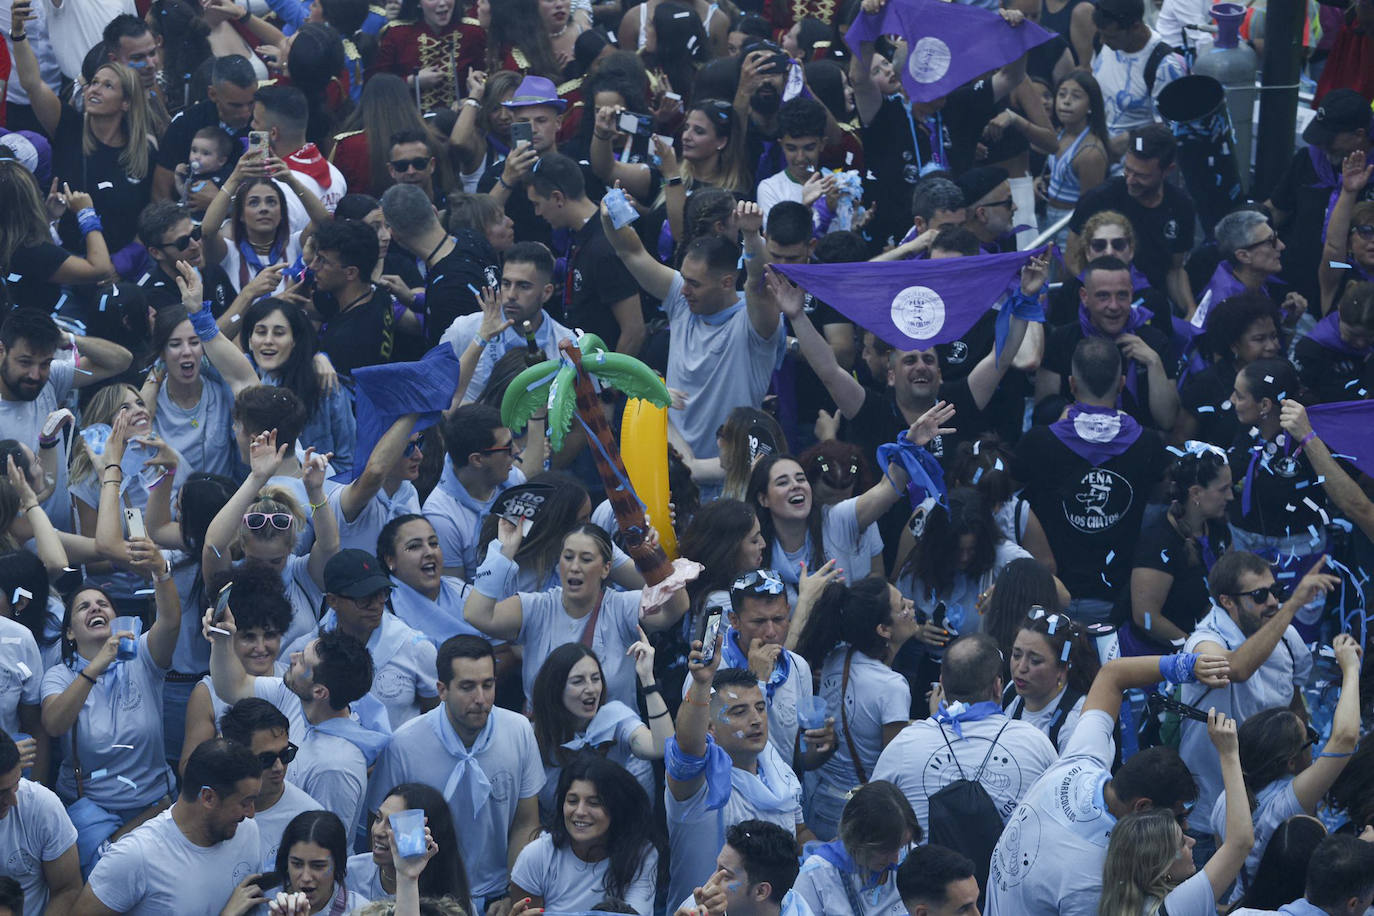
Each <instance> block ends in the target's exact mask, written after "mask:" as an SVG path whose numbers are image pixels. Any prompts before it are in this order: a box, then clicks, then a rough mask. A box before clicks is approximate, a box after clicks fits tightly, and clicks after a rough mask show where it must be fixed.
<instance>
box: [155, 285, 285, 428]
mask: <svg viewBox="0 0 1374 916" xmlns="http://www.w3.org/2000/svg"><path fill="white" fill-rule="evenodd" d="M176 267H177V274H178V276H177V278H176V281H177V289H179V290H180V291H181V304H182V305H184V306H185V307H186V311H187V312H189V313H190V318H191V326H192V327H193V328H194V329H195V332H196V336H198V337H199V338H200V345H201V348H202V349H203V350H204V351H205V355H206V356H208V357H209V358H210V365H212V366H214V367H215V368H216V369H217V370H219V374H220V375H222V376H224V381H225V382H227V383H228V385H229V390H230V391H232V392H233V393H234V394H238V393H239V392H240V391H241V390H243V389H244V388H247V387H248V386H249V385H256V384H257V383H258V373H257V372H256V371H254V369H253V364H252V363H250V362H249V361H248V356H247V355H246V354H245V353H244V352H243V351H242V350H240V349H239V348H238V347H236V346H234V345H233V343H231V342H230V341H229V338H228V337H225V336H224V335H223V334H221V333H220V330H219V325H218V324H217V323H216V321H215V316H214V313H213V312H211V311H210V303H208V302H206V301H205V300H204V299H203V298H201V297H202V295H203V290H204V286H203V284H202V282H201V276H200V272H199V271H197V270H196V269H195V268H194V267H192V266H191V265H189V264H187V263H186V262H185V261H178V262H177V265H176ZM250 285H251V284H250ZM150 403H151V402H150Z"/></svg>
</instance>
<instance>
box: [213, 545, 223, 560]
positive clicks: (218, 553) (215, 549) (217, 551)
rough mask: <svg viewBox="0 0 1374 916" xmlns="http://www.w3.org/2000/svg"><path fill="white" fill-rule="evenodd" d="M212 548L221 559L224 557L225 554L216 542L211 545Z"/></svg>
mask: <svg viewBox="0 0 1374 916" xmlns="http://www.w3.org/2000/svg"><path fill="white" fill-rule="evenodd" d="M210 549H211V550H213V551H214V552H215V556H217V557H219V558H220V559H224V554H222V553H220V552H219V548H218V547H216V546H215V545H214V544H211V545H210Z"/></svg>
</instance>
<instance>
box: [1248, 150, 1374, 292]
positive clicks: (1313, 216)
mask: <svg viewBox="0 0 1374 916" xmlns="http://www.w3.org/2000/svg"><path fill="white" fill-rule="evenodd" d="M1340 173H1341V168H1340V166H1335V167H1334V175H1335V177H1336V180H1337V182H1338V183H1339V181H1340ZM1336 190H1337V189H1336V188H1335V187H1327V186H1324V185H1322V184H1320V182H1319V180H1318V178H1317V170H1316V169H1315V168H1313V167H1312V156H1311V153H1309V152H1308V150H1307V149H1300V150H1298V151H1297V152H1296V153H1294V154H1293V158H1292V159H1291V160H1289V162H1288V168H1286V169H1284V171H1283V175H1282V177H1280V178H1279V182H1278V184H1276V185H1275V186H1274V190H1273V191H1271V192H1270V194H1269V199H1270V200H1272V201H1273V202H1274V206H1275V207H1277V208H1278V209H1280V210H1282V211H1284V212H1285V213H1287V214H1288V218H1287V222H1285V223H1284V225H1283V226H1281V227H1279V238H1280V239H1282V240H1283V244H1284V246H1285V250H1284V252H1283V271H1282V273H1281V274H1280V276H1282V277H1283V279H1284V281H1285V282H1287V283H1288V284H1289V285H1290V286H1291V287H1292V288H1293V289H1295V290H1296V291H1297V292H1299V293H1301V294H1302V295H1303V297H1304V298H1306V299H1307V304H1308V310H1309V311H1310V312H1311V314H1313V315H1315V316H1317V317H1321V290H1320V288H1319V286H1318V284H1317V268H1318V266H1320V264H1321V258H1322V238H1323V236H1324V235H1325V233H1324V231H1323V230H1324V229H1325V228H1326V210H1327V207H1328V206H1329V205H1330V203H1331V196H1332V195H1333V194H1335V193H1336ZM1361 199H1362V200H1374V183H1371V184H1370V185H1369V186H1367V187H1366V188H1365V191H1364V193H1363V194H1362V195H1361Z"/></svg>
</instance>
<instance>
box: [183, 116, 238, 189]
mask: <svg viewBox="0 0 1374 916" xmlns="http://www.w3.org/2000/svg"><path fill="white" fill-rule="evenodd" d="M233 144H234V138H233V137H231V136H230V135H229V132H228V131H227V130H225V129H224V128H222V127H219V126H211V127H202V128H201V129H200V130H198V131H196V134H195V136H194V137H192V138H191V155H190V157H189V159H188V161H186V162H183V163H181V164H180V165H178V166H177V167H176V188H177V196H178V197H180V198H181V199H182V201H183V202H185V201H186V200H187V199H188V198H189V196H190V195H191V194H194V193H196V192H198V191H200V190H201V188H203V187H204V186H205V182H207V181H209V182H213V183H214V184H215V185H216V186H219V185H222V184H224V181H225V179H226V178H228V177H229V172H230V171H231V169H230V168H229V155H230V153H231V152H232V151H233Z"/></svg>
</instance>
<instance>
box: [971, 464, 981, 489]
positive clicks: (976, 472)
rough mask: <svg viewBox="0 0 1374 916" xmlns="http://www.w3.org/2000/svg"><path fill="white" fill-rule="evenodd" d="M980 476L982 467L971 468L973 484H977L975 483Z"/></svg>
mask: <svg viewBox="0 0 1374 916" xmlns="http://www.w3.org/2000/svg"><path fill="white" fill-rule="evenodd" d="M982 477H983V469H982V468H974V469H973V484H974V486H977V485H978V481H979V480H981V479H982Z"/></svg>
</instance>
